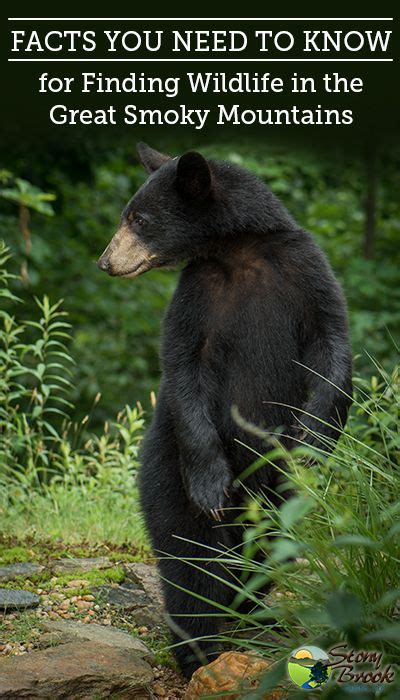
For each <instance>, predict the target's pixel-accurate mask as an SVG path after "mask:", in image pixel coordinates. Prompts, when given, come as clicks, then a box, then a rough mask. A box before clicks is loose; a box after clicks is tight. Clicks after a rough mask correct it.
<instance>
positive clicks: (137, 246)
mask: <svg viewBox="0 0 400 700" xmlns="http://www.w3.org/2000/svg"><path fill="white" fill-rule="evenodd" d="M138 153H139V156H140V160H141V162H142V163H143V165H144V167H145V168H146V170H147V172H148V173H149V177H148V179H147V180H146V182H145V183H144V185H143V186H142V187H141V188H140V189H139V190H138V191H137V192H136V194H135V195H134V196H133V197H132V199H131V200H130V201H129V202H128V204H127V206H126V207H125V209H124V211H123V212H122V217H121V222H120V226H119V228H118V231H117V232H116V234H115V235H114V236H113V238H112V239H111V241H110V243H109V244H108V246H107V248H106V249H105V251H104V253H103V254H102V256H101V257H100V259H99V261H98V266H99V268H100V269H101V270H104V271H105V272H108V274H110V275H113V276H119V277H137V276H138V275H141V274H142V273H143V272H147V270H150V269H151V268H153V267H166V266H174V265H176V264H178V263H179V262H181V261H183V260H188V259H191V258H193V257H195V256H196V255H197V254H198V253H199V250H200V249H201V247H202V246H204V243H205V239H206V238H207V232H209V231H210V229H211V228H212V211H213V208H214V207H213V203H214V201H215V192H214V188H213V177H212V172H211V169H210V165H209V163H208V162H207V161H206V159H205V158H203V156H201V155H200V154H199V153H196V152H194V151H192V152H188V153H185V154H184V155H182V156H181V157H180V158H170V157H168V156H165V155H163V154H162V153H158V152H157V151H155V150H154V149H152V148H150V147H149V146H147V145H146V144H143V143H140V144H138ZM208 236H210V233H208Z"/></svg>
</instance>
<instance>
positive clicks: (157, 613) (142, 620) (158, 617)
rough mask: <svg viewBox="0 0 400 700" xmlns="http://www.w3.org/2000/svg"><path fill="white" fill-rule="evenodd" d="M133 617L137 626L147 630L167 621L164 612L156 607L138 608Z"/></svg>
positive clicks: (133, 612)
mask: <svg viewBox="0 0 400 700" xmlns="http://www.w3.org/2000/svg"><path fill="white" fill-rule="evenodd" d="M131 615H132V617H133V619H134V621H135V623H136V625H139V626H141V627H146V628H148V627H150V628H151V627H156V625H160V624H162V623H163V622H164V621H165V620H164V616H163V614H162V611H161V610H160V608H157V607H156V606H155V605H145V606H144V607H143V608H136V610H133V611H132V613H131Z"/></svg>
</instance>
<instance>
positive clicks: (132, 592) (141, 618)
mask: <svg viewBox="0 0 400 700" xmlns="http://www.w3.org/2000/svg"><path fill="white" fill-rule="evenodd" d="M90 590H91V591H92V592H93V593H94V594H95V595H97V596H98V597H99V598H100V600H101V601H102V602H103V603H109V605H111V606H112V607H115V608H118V609H119V610H123V611H124V612H126V613H129V615H130V617H131V618H133V620H134V622H135V623H136V624H137V625H145V626H146V627H155V625H159V624H160V623H161V622H162V621H163V614H162V610H161V609H160V606H157V605H154V603H153V600H152V599H151V598H150V597H149V596H148V595H147V594H146V593H145V592H144V591H143V590H141V589H140V588H138V586H137V585H136V584H134V583H132V584H129V583H127V584H125V583H123V584H122V585H121V586H107V585H104V586H95V587H94V588H91V589H90Z"/></svg>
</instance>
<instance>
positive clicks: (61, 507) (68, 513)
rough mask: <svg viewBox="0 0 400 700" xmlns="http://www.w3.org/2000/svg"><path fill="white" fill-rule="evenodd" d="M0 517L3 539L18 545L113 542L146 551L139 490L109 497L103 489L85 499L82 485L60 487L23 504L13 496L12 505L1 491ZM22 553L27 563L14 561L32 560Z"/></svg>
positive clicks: (93, 492) (37, 492)
mask: <svg viewBox="0 0 400 700" xmlns="http://www.w3.org/2000/svg"><path fill="white" fill-rule="evenodd" d="M110 488H112V485H110ZM129 490H130V493H129V492H128V491H129ZM0 512H1V523H2V534H3V535H5V536H10V537H15V538H17V539H18V540H19V541H20V542H23V541H24V540H25V539H26V538H27V537H28V538H31V539H34V540H38V541H41V540H42V541H47V540H50V541H53V542H57V541H62V542H63V543H64V544H66V545H67V544H76V543H81V542H85V543H88V544H92V545H96V544H99V543H103V542H109V543H111V544H115V545H124V544H131V545H132V547H135V549H137V548H141V549H145V548H146V546H147V540H146V535H145V532H144V528H143V525H142V520H141V517H140V515H139V506H138V497H137V489H136V488H132V487H131V488H130V489H129V486H127V493H126V494H122V493H112V492H111V493H107V492H105V491H104V490H103V489H98V491H97V490H96V489H94V490H93V491H92V492H91V493H90V494H87V493H85V492H84V491H82V488H81V487H80V486H79V485H72V486H71V485H70V484H68V485H64V484H58V485H57V488H53V489H51V492H49V491H48V490H44V491H40V490H38V491H36V492H34V493H33V494H32V495H31V497H30V498H29V499H22V501H21V502H18V498H17V493H15V492H14V493H13V499H12V503H11V504H10V494H9V492H7V491H4V490H3V492H1V491H0ZM19 549H20V550H21V555H22V557H23V558H22V559H21V558H18V556H16V558H14V559H12V561H26V560H27V559H30V558H31V557H29V556H27V554H26V550H24V549H23V548H19ZM10 561H11V560H10Z"/></svg>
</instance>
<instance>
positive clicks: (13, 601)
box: [0, 588, 40, 610]
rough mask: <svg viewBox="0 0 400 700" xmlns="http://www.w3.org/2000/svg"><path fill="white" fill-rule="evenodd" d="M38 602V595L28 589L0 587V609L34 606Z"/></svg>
mask: <svg viewBox="0 0 400 700" xmlns="http://www.w3.org/2000/svg"><path fill="white" fill-rule="evenodd" d="M39 603H40V597H39V596H38V595H36V593H30V592H29V591H21V590H14V589H12V588H0V609H2V610H14V609H17V610H19V609H20V608H35V607H36V606H37V605H39Z"/></svg>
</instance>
